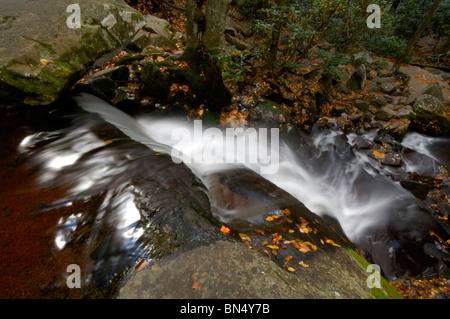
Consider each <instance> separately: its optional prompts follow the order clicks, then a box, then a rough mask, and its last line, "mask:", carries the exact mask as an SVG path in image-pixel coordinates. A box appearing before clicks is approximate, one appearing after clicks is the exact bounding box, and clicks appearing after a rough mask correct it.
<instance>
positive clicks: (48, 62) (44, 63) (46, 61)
mask: <svg viewBox="0 0 450 319" xmlns="http://www.w3.org/2000/svg"><path fill="white" fill-rule="evenodd" d="M40 62H41V64H43V65H49V64H50V63H52V61H50V60H47V59H41V60H40Z"/></svg>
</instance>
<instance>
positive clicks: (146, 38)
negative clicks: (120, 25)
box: [127, 31, 151, 52]
mask: <svg viewBox="0 0 450 319" xmlns="http://www.w3.org/2000/svg"><path fill="white" fill-rule="evenodd" d="M150 44H151V41H150V32H148V31H139V32H138V33H137V34H136V35H135V36H134V38H133V40H131V42H130V43H129V44H128V46H127V48H128V49H130V50H133V51H135V52H141V51H142V50H143V49H144V48H145V47H147V46H149V45H150Z"/></svg>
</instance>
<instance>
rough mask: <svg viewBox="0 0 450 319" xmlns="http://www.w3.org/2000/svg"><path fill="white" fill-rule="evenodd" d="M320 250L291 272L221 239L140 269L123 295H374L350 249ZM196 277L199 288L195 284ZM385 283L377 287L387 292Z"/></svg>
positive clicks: (173, 296)
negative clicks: (320, 251) (313, 260)
mask: <svg viewBox="0 0 450 319" xmlns="http://www.w3.org/2000/svg"><path fill="white" fill-rule="evenodd" d="M314 253H316V252H314ZM354 254H355V255H356V253H354ZM317 255H318V256H317V263H316V262H315V263H314V264H313V263H312V262H311V263H310V264H307V265H308V266H309V267H308V268H304V267H302V266H300V265H298V263H294V262H292V261H291V262H290V263H289V265H292V267H294V268H296V269H297V271H295V272H289V271H287V270H286V269H284V268H282V267H279V266H278V265H277V264H276V263H274V262H273V261H272V260H270V259H269V258H268V257H267V256H264V255H261V254H260V253H257V252H255V251H252V250H251V249H248V247H247V245H245V244H244V243H238V242H235V241H225V240H220V241H217V242H215V243H213V244H211V245H209V246H202V247H198V248H195V249H194V250H191V251H188V252H185V253H183V254H179V255H178V256H176V257H175V258H173V259H171V260H168V261H167V262H164V263H161V264H154V265H152V266H151V267H149V268H146V269H144V270H142V271H140V272H138V273H136V274H135V275H134V276H133V277H132V278H131V279H130V280H129V281H128V282H127V283H126V284H125V285H124V286H123V287H122V288H121V289H120V293H119V296H118V299H130V298H131V299H149V298H151V299H153V298H156V299H172V298H188V299H191V300H192V299H205V298H206V299H211V298H212V299H216V298H219V299H246V298H252V299H260V298H269V299H271V298H274V296H276V298H280V299H297V298H326V299H340V298H358V299H359V298H367V297H368V296H371V297H373V295H372V294H371V290H370V289H369V288H368V286H367V282H366V280H367V273H366V271H365V269H364V268H363V267H361V266H360V265H359V264H358V262H357V261H356V260H355V259H353V258H352V257H350V254H348V253H347V252H345V251H342V250H334V251H328V252H327V253H320V254H317ZM305 264H306V263H305ZM193 281H195V282H196V283H197V284H198V289H193V288H192V287H193ZM383 286H384V285H383ZM384 289H386V288H385V286H384ZM384 289H383V288H382V289H377V290H379V292H380V293H381V295H382V296H386V294H387V293H386V291H385V290H384ZM391 289H392V288H391Z"/></svg>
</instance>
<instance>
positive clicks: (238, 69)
mask: <svg viewBox="0 0 450 319" xmlns="http://www.w3.org/2000/svg"><path fill="white" fill-rule="evenodd" d="M252 57H253V55H252V54H250V52H248V51H239V50H238V49H237V48H236V47H235V46H229V47H227V48H225V49H222V50H221V51H220V52H219V53H218V54H216V55H214V56H213V58H216V59H217V65H218V67H220V68H221V69H222V77H223V80H224V82H225V83H227V82H233V83H236V84H237V83H240V82H243V81H244V79H245V75H246V72H248V71H250V69H251V58H252Z"/></svg>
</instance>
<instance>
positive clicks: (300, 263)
mask: <svg viewBox="0 0 450 319" xmlns="http://www.w3.org/2000/svg"><path fill="white" fill-rule="evenodd" d="M298 263H299V265H302V266H303V267H305V268H308V267H309V265H308V264H305V263H304V262H303V261H299V262H298Z"/></svg>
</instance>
